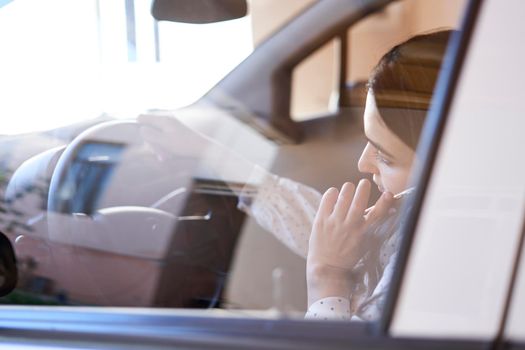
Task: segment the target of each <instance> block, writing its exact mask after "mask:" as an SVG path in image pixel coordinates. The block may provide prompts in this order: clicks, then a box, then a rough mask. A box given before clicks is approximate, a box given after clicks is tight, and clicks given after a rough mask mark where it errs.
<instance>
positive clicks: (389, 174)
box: [380, 165, 409, 194]
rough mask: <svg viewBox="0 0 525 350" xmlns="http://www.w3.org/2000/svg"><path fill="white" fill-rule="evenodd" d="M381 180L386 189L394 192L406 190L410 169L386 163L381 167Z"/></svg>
mask: <svg viewBox="0 0 525 350" xmlns="http://www.w3.org/2000/svg"><path fill="white" fill-rule="evenodd" d="M381 168H382V169H381V171H380V173H381V182H382V185H383V187H384V189H385V191H388V192H390V193H392V194H396V193H399V192H401V191H404V190H405V189H406V188H405V187H406V184H407V181H408V176H409V171H407V170H406V169H403V168H395V167H389V166H387V165H384V166H382V167H381Z"/></svg>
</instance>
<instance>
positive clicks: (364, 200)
mask: <svg viewBox="0 0 525 350" xmlns="http://www.w3.org/2000/svg"><path fill="white" fill-rule="evenodd" d="M370 189H371V184H370V181H368V180H366V179H363V180H361V181H359V184H358V185H357V189H356V191H355V196H354V199H353V201H352V205H351V207H350V210H349V212H348V214H347V217H346V219H347V220H348V221H351V222H355V223H357V222H359V221H361V220H362V219H363V214H364V212H365V210H366V207H367V205H368V198H369V197H370Z"/></svg>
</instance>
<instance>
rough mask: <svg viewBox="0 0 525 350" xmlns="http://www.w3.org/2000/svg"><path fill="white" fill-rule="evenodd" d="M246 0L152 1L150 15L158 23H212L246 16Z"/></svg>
mask: <svg viewBox="0 0 525 350" xmlns="http://www.w3.org/2000/svg"><path fill="white" fill-rule="evenodd" d="M247 11H248V6H247V4H246V0H153V3H152V6H151V14H152V15H153V17H154V18H155V19H156V20H158V21H171V22H182V23H196V24H203V23H214V22H221V21H227V20H230V19H237V18H241V17H244V16H246V13H247Z"/></svg>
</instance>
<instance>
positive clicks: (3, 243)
mask: <svg viewBox="0 0 525 350" xmlns="http://www.w3.org/2000/svg"><path fill="white" fill-rule="evenodd" d="M17 280H18V271H17V268H16V258H15V252H14V251H13V246H12V245H11V242H9V239H7V237H6V236H5V235H4V234H3V233H2V232H0V297H1V296H4V295H7V294H9V293H10V292H11V291H12V290H13V289H14V288H15V287H16V282H17Z"/></svg>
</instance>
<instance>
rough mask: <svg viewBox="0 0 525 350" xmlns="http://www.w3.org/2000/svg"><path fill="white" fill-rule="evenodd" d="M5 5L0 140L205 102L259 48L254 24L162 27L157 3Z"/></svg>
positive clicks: (0, 13) (0, 22)
mask: <svg viewBox="0 0 525 350" xmlns="http://www.w3.org/2000/svg"><path fill="white" fill-rule="evenodd" d="M2 4H3V6H2V5H1V4H0V32H1V33H2V35H1V36H0V47H1V48H2V55H1V57H0V74H1V76H2V79H1V81H0V95H1V96H2V103H1V104H0V115H2V116H3V118H5V119H9V123H7V124H4V126H3V128H2V130H1V131H0V135H1V134H3V135H9V134H17V133H26V132H32V131H38V130H49V129H52V128H55V127H58V126H63V125H68V124H73V123H75V122H79V121H83V120H87V119H94V118H96V117H99V116H100V115H103V114H109V115H111V116H112V117H118V118H123V117H128V118H129V117H133V116H136V115H137V114H138V113H140V112H142V111H145V110H147V109H151V108H162V109H169V108H178V107H182V106H185V105H188V104H191V103H192V102H194V101H196V100H197V99H198V98H200V97H201V96H202V95H203V94H204V93H206V92H207V91H208V90H209V89H210V88H211V87H212V86H213V85H214V84H216V83H217V82H218V81H219V80H220V79H221V78H222V77H223V76H224V75H226V74H227V73H228V72H229V71H230V70H232V69H233V68H234V67H235V66H236V65H237V64H238V63H239V62H240V61H242V60H243V59H244V58H245V57H246V56H247V55H248V54H249V53H250V52H251V51H252V49H253V39H252V28H251V17H250V16H246V17H243V18H240V19H237V20H231V21H225V22H219V23H211V24H205V25H202V24H185V23H173V22H167V21H161V22H156V21H155V20H154V19H153V17H152V16H151V14H150V8H151V1H150V0H137V1H127V2H125V1H118V2H116V1H104V0H102V1H100V0H84V1H76V2H71V1H67V0H50V1H45V2H43V1H38V0H16V1H8V2H7V3H5V2H2Z"/></svg>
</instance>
